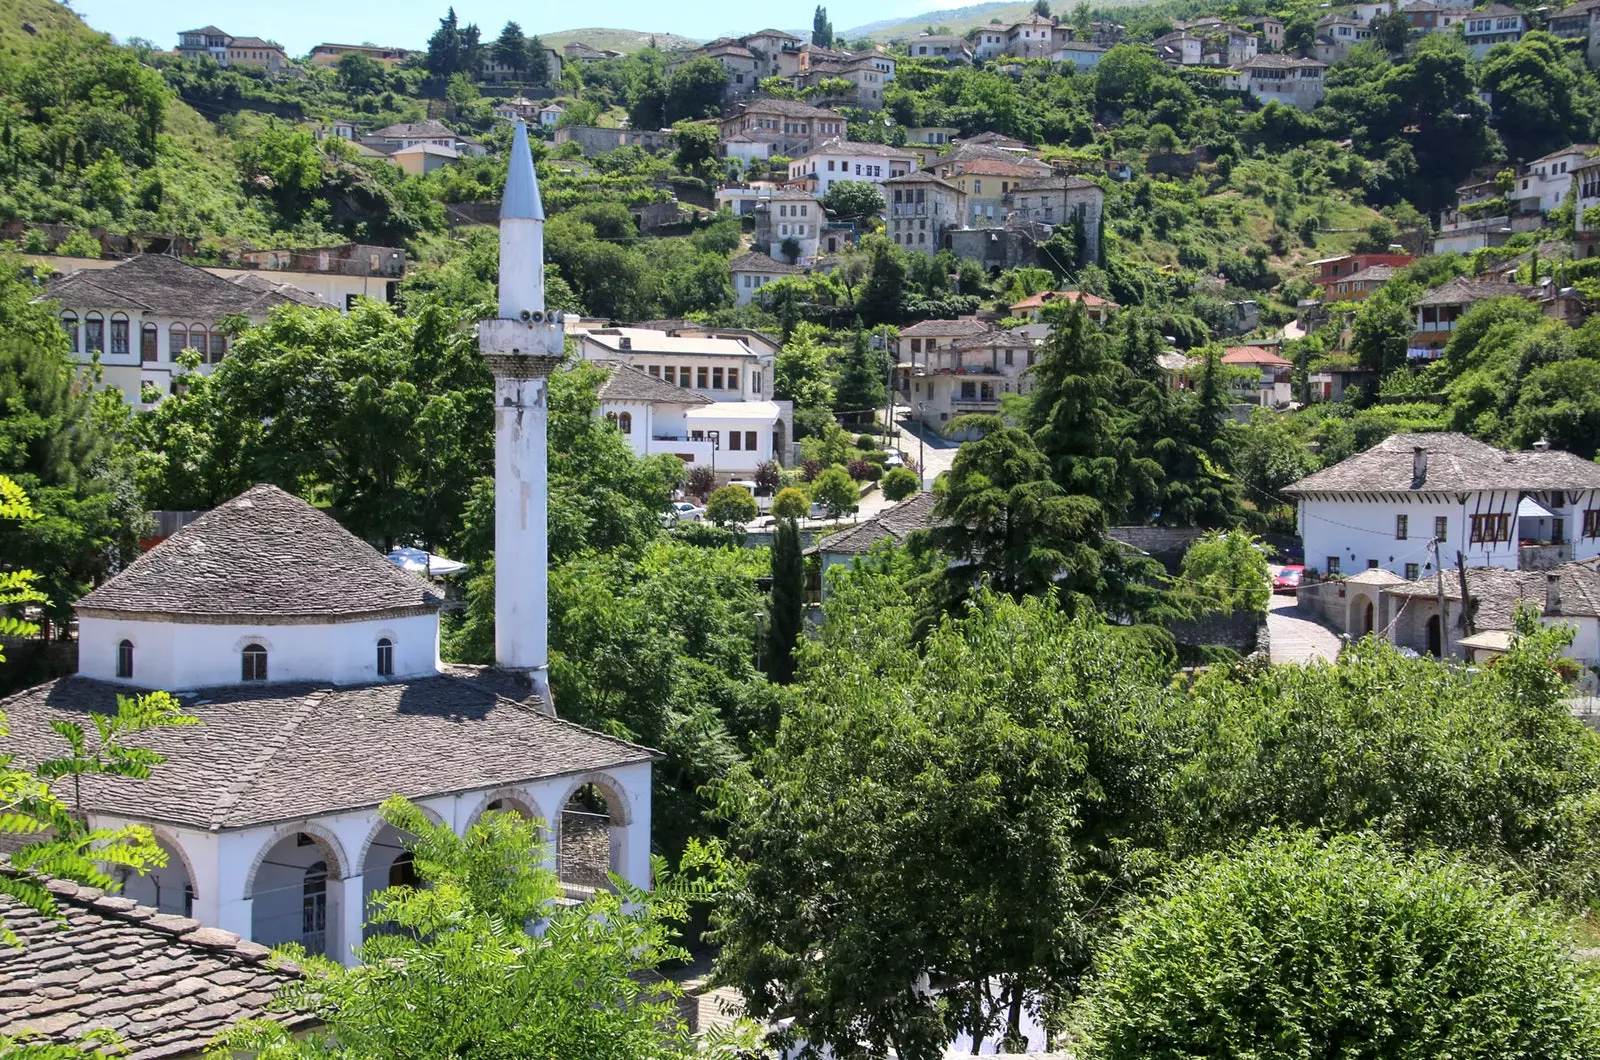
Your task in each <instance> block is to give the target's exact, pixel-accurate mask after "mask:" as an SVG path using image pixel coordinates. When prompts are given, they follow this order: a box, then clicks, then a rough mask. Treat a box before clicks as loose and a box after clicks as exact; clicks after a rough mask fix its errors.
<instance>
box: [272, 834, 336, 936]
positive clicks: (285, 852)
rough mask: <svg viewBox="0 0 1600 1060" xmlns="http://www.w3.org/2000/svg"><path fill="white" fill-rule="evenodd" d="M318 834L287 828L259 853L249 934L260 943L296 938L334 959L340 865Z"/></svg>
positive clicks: (330, 848)
mask: <svg viewBox="0 0 1600 1060" xmlns="http://www.w3.org/2000/svg"><path fill="white" fill-rule="evenodd" d="M343 864H344V862H343V861H342V859H341V858H340V857H339V852H338V851H337V850H336V849H334V847H333V846H332V845H331V844H330V842H329V841H328V840H326V839H324V838H323V837H322V836H319V835H313V834H312V833H310V832H291V833H290V834H288V835H286V836H283V837H282V838H280V839H279V840H278V841H277V842H276V843H274V844H273V845H272V846H271V847H270V848H269V849H268V850H267V852H266V853H265V854H264V855H263V856H262V858H261V861H260V863H259V864H258V865H257V866H256V871H255V877H254V879H253V880H252V881H251V885H250V889H249V894H250V899H251V901H250V937H251V939H253V940H254V941H256V942H259V943H261V944H262V945H264V946H278V945H281V944H283V943H285V942H298V943H299V944H300V945H302V946H304V947H305V948H306V952H308V953H321V954H325V955H327V956H330V957H335V958H337V957H338V955H339V951H340V943H339V939H338V934H339V923H340V920H339V914H340V905H339V900H340V892H341V890H342V888H341V887H340V886H339V882H340V880H341V867H342V866H343Z"/></svg>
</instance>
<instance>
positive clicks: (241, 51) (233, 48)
mask: <svg viewBox="0 0 1600 1060" xmlns="http://www.w3.org/2000/svg"><path fill="white" fill-rule="evenodd" d="M177 50H178V54H179V55H180V56H182V57H183V58H185V59H210V60H211V61H212V62H214V63H216V64H217V65H218V66H227V67H243V68H246V69H253V70H264V71H265V72H266V73H267V74H268V75H269V76H272V77H277V76H278V75H279V74H281V73H283V72H284V70H286V69H288V67H289V56H288V55H287V54H286V53H285V52H284V50H283V47H282V45H280V44H278V43H277V42H276V41H270V40H263V39H262V38H260V37H235V36H233V35H232V34H231V33H225V32H223V31H222V30H220V29H218V28H217V27H216V26H203V27H201V28H200V29H186V30H184V31H183V32H182V33H179V34H178V49H177Z"/></svg>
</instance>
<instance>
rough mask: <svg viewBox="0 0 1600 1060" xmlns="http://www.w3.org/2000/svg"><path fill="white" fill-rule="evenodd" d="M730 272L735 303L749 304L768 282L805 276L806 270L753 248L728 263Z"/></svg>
mask: <svg viewBox="0 0 1600 1060" xmlns="http://www.w3.org/2000/svg"><path fill="white" fill-rule="evenodd" d="M728 274H729V276H730V277H731V279H732V283H733V296H734V304H736V305H749V304H750V302H751V301H752V300H753V299H754V298H755V296H756V292H758V291H760V290H761V288H763V287H765V286H766V285H767V284H769V283H772V282H774V281H776V280H781V279H784V278H785V277H788V276H803V275H805V270H804V269H802V268H800V267H799V266H798V265H785V264H784V263H783V262H781V261H776V260H774V259H773V258H770V257H768V256H767V255H765V254H763V253H761V252H760V251H759V250H752V251H750V252H749V253H748V254H743V255H740V256H739V257H737V258H734V259H733V261H732V262H731V263H730V264H729V265H728Z"/></svg>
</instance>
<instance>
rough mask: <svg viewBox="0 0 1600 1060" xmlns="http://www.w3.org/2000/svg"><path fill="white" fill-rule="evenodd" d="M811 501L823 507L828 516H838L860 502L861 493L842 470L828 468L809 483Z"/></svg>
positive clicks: (839, 468)
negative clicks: (826, 510)
mask: <svg viewBox="0 0 1600 1060" xmlns="http://www.w3.org/2000/svg"><path fill="white" fill-rule="evenodd" d="M811 499H812V500H813V501H815V502H816V503H818V504H821V505H825V506H826V507H827V509H828V514H829V515H834V516H839V515H843V514H844V513H845V512H847V511H849V510H850V509H852V508H854V507H855V506H856V505H857V504H858V503H859V502H860V500H861V491H860V490H859V489H857V488H856V484H855V481H854V480H852V479H851V477H850V475H849V473H848V472H846V471H845V469H844V468H842V467H830V468H828V469H827V470H826V471H824V472H822V473H821V474H819V475H818V476H817V477H816V480H815V481H813V482H812V483H811Z"/></svg>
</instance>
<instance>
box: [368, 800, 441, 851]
mask: <svg viewBox="0 0 1600 1060" xmlns="http://www.w3.org/2000/svg"><path fill="white" fill-rule="evenodd" d="M413 805H414V806H416V808H417V809H419V810H421V811H422V813H423V815H424V816H425V817H427V818H428V820H430V821H432V822H433V823H434V824H445V823H446V822H445V819H444V818H443V817H441V816H440V815H439V811H438V810H435V809H433V808H432V807H429V806H424V805H422V804H421V803H413ZM388 824H389V822H388V821H386V820H384V819H383V818H382V817H379V816H374V817H373V819H372V827H371V828H369V829H367V834H366V837H365V838H363V839H362V840H361V849H360V850H359V851H358V854H359V857H357V858H356V861H355V864H357V865H365V864H366V863H367V853H368V852H369V851H370V850H371V849H372V841H373V840H374V839H376V838H378V835H379V834H380V833H381V832H382V831H383V830H384V828H385V827H386V826H387V825H388Z"/></svg>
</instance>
